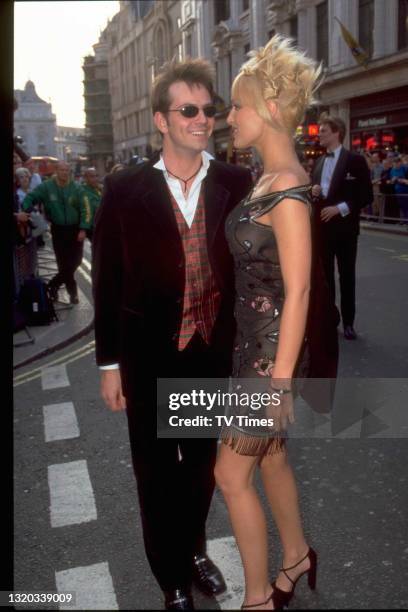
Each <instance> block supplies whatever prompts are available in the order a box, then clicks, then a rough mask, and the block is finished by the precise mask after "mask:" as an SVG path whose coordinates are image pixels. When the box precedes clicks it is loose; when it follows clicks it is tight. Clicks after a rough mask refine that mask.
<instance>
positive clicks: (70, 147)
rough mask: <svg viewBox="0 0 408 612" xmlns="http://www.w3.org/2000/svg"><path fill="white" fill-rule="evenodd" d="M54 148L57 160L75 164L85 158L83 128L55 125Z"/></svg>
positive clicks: (85, 148)
mask: <svg viewBox="0 0 408 612" xmlns="http://www.w3.org/2000/svg"><path fill="white" fill-rule="evenodd" d="M55 142H56V148H57V157H58V159H61V160H64V161H67V162H75V161H81V160H84V159H85V158H86V154H87V143H86V135H85V128H78V127H67V126H63V125H57V136H56V141H55Z"/></svg>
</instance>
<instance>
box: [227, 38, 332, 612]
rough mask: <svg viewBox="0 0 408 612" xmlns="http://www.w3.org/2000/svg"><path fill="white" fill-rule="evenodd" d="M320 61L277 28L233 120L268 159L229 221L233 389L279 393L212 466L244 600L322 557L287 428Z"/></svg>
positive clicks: (254, 604)
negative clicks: (301, 135)
mask: <svg viewBox="0 0 408 612" xmlns="http://www.w3.org/2000/svg"><path fill="white" fill-rule="evenodd" d="M320 72H321V69H320V67H319V66H317V65H316V64H315V63H314V62H313V61H312V60H310V59H308V58H306V57H305V56H304V55H303V54H301V53H300V52H299V51H297V50H296V49H295V48H293V47H292V46H291V41H290V40H288V39H285V38H283V37H281V36H279V35H276V36H274V37H273V38H272V39H271V40H270V41H269V42H268V44H267V45H266V46H265V47H264V48H261V49H259V50H258V51H252V52H251V54H250V59H249V60H248V61H247V62H246V63H245V64H244V65H243V66H242V67H241V70H240V72H239V74H238V76H237V77H236V78H235V80H234V82H233V85H232V109H231V112H230V114H229V116H228V119H227V121H228V124H229V125H230V126H231V128H232V134H233V139H234V147H235V148H243V149H244V148H247V147H249V146H253V147H255V148H256V150H257V151H258V153H259V155H260V157H261V158H262V164H263V168H264V171H263V174H262V176H261V177H260V179H259V180H258V182H257V184H256V185H255V187H254V188H253V190H252V192H251V193H250V194H249V195H248V196H247V197H246V198H245V199H244V200H242V201H241V202H240V203H239V204H238V206H237V207H236V208H235V209H234V210H233V211H232V212H231V214H230V215H229V217H228V219H227V223H226V233H227V238H228V242H229V246H230V249H231V252H232V255H233V258H234V263H235V278H236V304H235V317H236V322H237V335H236V341H235V347H234V369H233V380H232V383H233V389H234V390H235V391H236V392H238V390H241V392H242V391H243V384H244V383H242V380H240V381H239V382H240V383H241V384H237V382H238V381H236V380H235V379H238V378H239V379H252V381H250V383H251V385H252V383H254V382H255V384H258V383H259V382H261V381H262V382H263V383H264V384H266V385H267V388H269V395H270V397H273V398H274V401H273V402H272V401H271V403H270V404H269V405H267V406H266V408H265V409H264V413H261V410H257V411H256V412H257V416H258V421H257V424H258V426H257V427H253V425H252V422H253V421H254V419H245V417H248V416H254V414H255V413H250V411H248V407H247V406H246V404H245V405H243V403H241V404H240V403H239V401H237V405H236V406H233V407H231V408H230V414H229V416H230V417H233V418H232V419H229V420H228V423H231V424H229V425H228V426H227V427H225V429H224V430H223V432H222V442H223V443H222V444H221V449H220V453H219V457H218V460H217V465H216V468H215V475H216V480H217V483H218V485H219V487H220V488H221V490H222V492H223V495H224V497H225V500H226V503H227V506H228V510H229V514H230V519H231V523H232V527H233V529H234V533H235V537H236V540H237V544H238V548H239V551H240V554H241V558H242V563H243V567H244V575H245V599H244V603H243V605H242V609H247V608H248V609H258V610H261V609H265V610H266V609H281V608H282V607H283V606H287V605H288V603H289V601H290V599H291V598H292V596H293V592H294V588H295V584H296V582H297V580H298V579H299V578H300V576H302V575H303V574H305V573H307V574H308V579H309V586H310V587H311V588H312V589H314V588H315V584H316V565H317V557H316V553H315V552H314V550H313V549H312V548H310V547H309V546H308V544H307V542H306V540H305V537H304V534H303V530H302V525H301V518H300V510H299V505H298V494H297V489H296V483H295V479H294V475H293V472H292V468H291V467H290V465H289V463H288V457H287V451H286V437H287V434H286V427H287V424H288V422H289V423H293V422H294V411H293V397H292V391H293V387H292V380H293V378H294V377H295V376H300V375H301V374H300V372H299V362H301V358H300V357H301V354H302V350H301V349H302V347H303V344H304V339H305V338H304V337H305V325H306V318H307V312H308V303H309V287H310V272H311V227H310V212H311V185H310V179H309V177H308V175H307V174H306V172H305V170H304V169H303V168H302V166H301V164H300V163H299V161H298V158H297V155H296V153H295V147H294V138H293V136H294V132H295V129H296V127H297V126H298V125H299V124H300V123H301V122H302V120H303V117H304V114H305V110H306V108H307V107H308V105H310V104H311V103H312V102H313V92H314V91H315V89H316V86H317V81H318V78H319V75H320ZM253 379H256V380H255V381H254V380H253ZM251 388H252V389H253V388H254V387H253V386H252V387H251ZM262 414H264V416H265V417H266V418H265V419H260V418H259V417H261V416H262ZM248 423H250V424H249V425H248ZM265 423H266V425H265ZM257 465H259V467H260V472H261V477H262V480H263V485H264V488H265V493H266V496H267V498H268V501H269V504H270V507H271V510H272V514H273V517H274V519H275V522H276V525H277V528H278V531H279V535H280V539H281V543H282V548H283V564H282V569H281V570H280V571H279V574H278V576H277V579H276V580H275V581H274V582H273V583H272V584H271V583H270V581H269V577H268V549H267V540H268V539H267V526H266V520H265V515H264V512H263V510H262V506H261V503H260V500H259V497H258V495H257V492H256V490H255V487H254V484H253V480H254V474H255V470H256V466H257Z"/></svg>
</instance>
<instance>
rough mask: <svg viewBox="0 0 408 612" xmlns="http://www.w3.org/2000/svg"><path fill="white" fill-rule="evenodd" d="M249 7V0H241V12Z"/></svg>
mask: <svg viewBox="0 0 408 612" xmlns="http://www.w3.org/2000/svg"><path fill="white" fill-rule="evenodd" d="M248 9H249V0H242V12H244V11H247V10H248Z"/></svg>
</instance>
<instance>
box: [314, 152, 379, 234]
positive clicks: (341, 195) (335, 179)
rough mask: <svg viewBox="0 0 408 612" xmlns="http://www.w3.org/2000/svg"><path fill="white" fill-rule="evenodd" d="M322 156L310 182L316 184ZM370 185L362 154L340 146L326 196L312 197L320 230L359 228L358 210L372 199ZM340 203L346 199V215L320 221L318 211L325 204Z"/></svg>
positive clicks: (348, 231)
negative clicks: (324, 197) (314, 198)
mask: <svg viewBox="0 0 408 612" xmlns="http://www.w3.org/2000/svg"><path fill="white" fill-rule="evenodd" d="M324 160H325V156H324V155H322V157H320V159H318V160H317V162H316V164H315V167H314V170H313V177H312V183H313V185H320V183H321V178H322V171H323V164H324ZM373 197H374V196H373V188H372V183H371V176H370V170H369V168H368V165H367V162H366V160H365V159H364V157H363V156H362V155H358V154H357V153H352V152H350V151H348V150H347V149H345V148H344V147H342V149H341V151H340V155H339V158H338V160H337V164H336V167H335V169H334V172H333V176H332V179H331V183H330V189H329V192H328V194H327V198H326V199H322V198H319V199H316V200H315V204H314V207H315V208H316V216H315V220H316V223H317V224H318V225H320V226H321V230H322V231H323V232H324V233H328V234H333V233H335V234H337V235H339V234H341V235H350V234H353V235H356V234H358V233H359V231H360V211H361V209H363V208H365V207H366V206H368V205H369V204H371V202H372V201H373ZM340 202H346V204H347V205H348V207H349V209H350V214H348V215H346V216H345V217H342V216H341V215H337V216H336V217H334V218H333V219H331V220H330V221H329V222H328V223H323V222H322V221H321V220H320V211H321V209H322V208H324V207H325V206H334V205H335V204H339V203H340Z"/></svg>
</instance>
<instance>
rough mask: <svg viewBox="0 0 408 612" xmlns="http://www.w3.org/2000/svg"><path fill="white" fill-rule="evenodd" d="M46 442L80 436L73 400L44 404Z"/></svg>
mask: <svg viewBox="0 0 408 612" xmlns="http://www.w3.org/2000/svg"><path fill="white" fill-rule="evenodd" d="M43 415H44V433H45V441H46V442H54V441H55V440H68V439H71V438H78V437H79V427H78V421H77V417H76V413H75V408H74V404H73V403H72V402H62V403H60V404H49V405H47V406H43Z"/></svg>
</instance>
